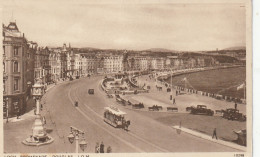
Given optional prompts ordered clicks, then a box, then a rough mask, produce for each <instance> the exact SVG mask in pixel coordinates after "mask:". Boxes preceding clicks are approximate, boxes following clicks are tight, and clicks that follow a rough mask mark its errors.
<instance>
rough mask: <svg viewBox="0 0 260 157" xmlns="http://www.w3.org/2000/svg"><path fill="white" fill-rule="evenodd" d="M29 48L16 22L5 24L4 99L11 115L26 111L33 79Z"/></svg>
mask: <svg viewBox="0 0 260 157" xmlns="http://www.w3.org/2000/svg"><path fill="white" fill-rule="evenodd" d="M28 49H29V46H28V44H27V40H26V38H25V37H24V34H22V33H21V32H20V31H19V29H18V27H17V25H16V23H15V22H10V24H9V25H8V26H5V25H3V100H4V105H5V106H4V107H6V109H5V110H7V112H8V113H9V115H15V114H17V113H18V112H20V113H22V112H25V111H26V99H27V97H28V95H29V93H28V91H27V88H28V86H29V81H32V80H31V72H32V69H31V68H28V66H29V65H30V64H31V62H30V61H31V60H30V58H28V53H27V51H28ZM29 54H30V52H29ZM27 74H29V76H27Z"/></svg>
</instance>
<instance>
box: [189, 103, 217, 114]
mask: <svg viewBox="0 0 260 157" xmlns="http://www.w3.org/2000/svg"><path fill="white" fill-rule="evenodd" d="M186 110H188V108H186ZM189 110H190V113H191V114H204V115H209V116H213V115H214V111H213V110H211V109H208V108H207V106H206V105H197V107H194V106H191V107H190V108H189Z"/></svg>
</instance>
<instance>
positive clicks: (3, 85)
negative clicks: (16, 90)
mask: <svg viewBox="0 0 260 157" xmlns="http://www.w3.org/2000/svg"><path fill="white" fill-rule="evenodd" d="M3 90H4V92H5V80H3Z"/></svg>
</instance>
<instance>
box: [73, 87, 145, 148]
mask: <svg viewBox="0 0 260 157" xmlns="http://www.w3.org/2000/svg"><path fill="white" fill-rule="evenodd" d="M70 92H71V88H70V90H69V92H68V97H69V99H70V101H71V103H72V105H73V103H74V102H73V100H72V98H71V95H70ZM76 109H77V110H78V111H79V112H80V113H81V114H82V115H83V116H84V117H85V118H87V119H88V120H89V121H90V122H92V123H93V124H95V125H97V126H98V127H99V128H101V129H103V130H104V131H106V132H107V133H109V134H110V135H111V136H113V137H114V138H116V139H118V140H120V141H121V142H123V143H125V144H126V145H128V146H130V147H132V148H134V149H135V150H137V151H138V152H145V151H143V150H141V149H140V148H138V147H136V146H134V145H133V144H131V143H129V142H127V141H126V140H124V139H122V138H119V137H118V136H117V135H114V133H112V132H110V131H108V130H107V129H106V128H104V127H102V126H101V125H99V124H98V123H97V122H95V121H94V120H92V119H91V118H90V117H88V116H87V115H86V114H85V113H84V112H83V111H81V110H80V109H79V108H77V107H76Z"/></svg>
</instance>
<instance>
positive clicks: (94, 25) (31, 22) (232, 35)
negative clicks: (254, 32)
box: [2, 0, 246, 51]
mask: <svg viewBox="0 0 260 157" xmlns="http://www.w3.org/2000/svg"><path fill="white" fill-rule="evenodd" d="M110 2H111V1H110ZM112 2H113V3H107V1H106V2H105V1H95V2H94V1H91V3H90V2H89V1H80V0H79V1H65V0H64V1H61V0H53V1H49V0H47V1H37V0H23V1H21V0H20V1H16V0H10V1H4V3H3V8H2V13H3V14H2V15H3V23H4V24H5V25H8V24H9V22H10V21H16V23H17V25H18V28H19V30H20V31H21V32H23V33H25V36H26V38H27V39H28V40H30V41H36V42H37V43H38V45H40V46H62V45H63V43H67V44H68V43H70V44H71V46H72V47H94V48H101V49H131V50H145V49H149V48H165V49H171V50H178V51H202V50H216V48H218V49H224V48H228V47H234V46H245V45H246V13H245V7H243V5H241V4H205V3H204V4H202V3H200V4H184V3H183V4H178V3H137V2H140V1H134V2H133V3H127V2H125V1H122V0H121V1H120V0H118V1H112ZM128 2H129V1H128Z"/></svg>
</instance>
